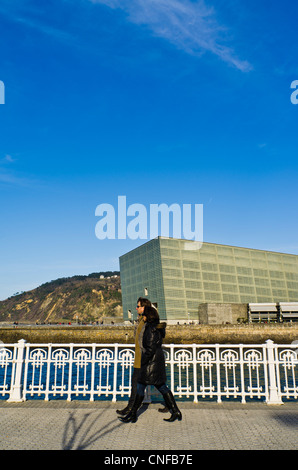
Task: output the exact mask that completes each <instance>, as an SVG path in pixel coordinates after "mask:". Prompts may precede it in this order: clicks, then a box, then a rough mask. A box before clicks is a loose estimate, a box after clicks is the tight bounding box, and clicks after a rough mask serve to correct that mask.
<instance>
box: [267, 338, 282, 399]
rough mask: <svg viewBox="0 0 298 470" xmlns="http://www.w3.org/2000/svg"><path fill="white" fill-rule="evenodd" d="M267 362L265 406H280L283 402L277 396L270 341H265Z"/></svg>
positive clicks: (272, 344) (272, 350)
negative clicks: (267, 394) (267, 389)
mask: <svg viewBox="0 0 298 470" xmlns="http://www.w3.org/2000/svg"><path fill="white" fill-rule="evenodd" d="M266 343H267V361H268V376H269V398H268V400H267V402H266V403H267V405H282V404H283V402H282V400H281V398H280V396H279V394H278V389H277V380H276V369H275V359H274V343H273V341H272V340H271V339H267V341H266Z"/></svg>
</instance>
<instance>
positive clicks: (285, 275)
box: [120, 237, 298, 321]
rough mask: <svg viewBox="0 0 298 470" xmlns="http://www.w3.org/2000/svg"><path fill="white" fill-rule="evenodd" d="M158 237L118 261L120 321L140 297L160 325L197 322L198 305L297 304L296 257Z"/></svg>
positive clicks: (133, 310)
mask: <svg viewBox="0 0 298 470" xmlns="http://www.w3.org/2000/svg"><path fill="white" fill-rule="evenodd" d="M197 247H198V245H197V242H194V241H187V240H180V239H173V238H165V237H158V238H156V239H153V240H150V241H149V242H147V243H145V244H144V245H142V246H140V247H139V248H136V249H135V250H132V251H131V252H129V253H127V254H125V255H123V256H121V257H120V273H121V285H122V295H123V312H124V318H125V319H129V318H130V316H129V312H135V306H136V300H137V298H138V297H139V296H145V297H148V298H149V299H150V300H151V301H152V302H154V303H156V304H157V306H158V310H159V313H160V316H161V318H162V319H166V320H168V321H169V320H170V321H171V320H173V321H178V320H179V321H188V320H197V319H198V306H199V305H200V304H202V303H215V304H216V303H218V304H224V303H230V304H244V303H245V304H247V303H250V302H296V301H298V256H297V255H291V254H284V253H273V252H269V251H264V250H263V251H262V250H255V249H250V248H241V247H233V246H225V245H217V244H212V243H202V245H201V247H200V249H198V248H197Z"/></svg>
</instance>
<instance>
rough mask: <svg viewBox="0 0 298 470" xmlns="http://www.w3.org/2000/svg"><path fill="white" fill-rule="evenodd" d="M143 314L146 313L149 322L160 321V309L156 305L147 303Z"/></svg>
mask: <svg viewBox="0 0 298 470" xmlns="http://www.w3.org/2000/svg"><path fill="white" fill-rule="evenodd" d="M143 315H146V318H147V322H148V323H153V322H159V315H158V311H157V310H156V308H154V307H151V306H149V305H145V308H144V313H143Z"/></svg>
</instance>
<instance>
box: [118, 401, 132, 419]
mask: <svg viewBox="0 0 298 470" xmlns="http://www.w3.org/2000/svg"><path fill="white" fill-rule="evenodd" d="M130 410H131V405H130V404H128V405H127V406H126V407H125V408H123V410H116V413H118V415H121V416H125V415H127V413H128V412H129V411H130Z"/></svg>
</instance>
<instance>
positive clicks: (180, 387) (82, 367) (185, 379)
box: [0, 340, 298, 404]
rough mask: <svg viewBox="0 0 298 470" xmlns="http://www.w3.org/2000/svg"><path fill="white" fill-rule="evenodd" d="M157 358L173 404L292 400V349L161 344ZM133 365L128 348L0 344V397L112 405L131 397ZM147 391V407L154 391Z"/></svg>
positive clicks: (295, 393)
mask: <svg viewBox="0 0 298 470" xmlns="http://www.w3.org/2000/svg"><path fill="white" fill-rule="evenodd" d="M164 353H165V358H166V368H167V376H168V385H169V386H170V388H171V390H172V392H173V394H174V395H175V396H176V397H177V398H178V399H179V398H180V399H182V400H183V399H184V400H192V401H194V402H198V401H199V400H203V399H213V400H217V402H218V403H220V402H222V400H232V399H238V400H241V402H242V403H245V402H246V401H247V399H252V400H264V401H265V402H266V403H268V404H281V403H282V400H283V399H291V400H293V399H297V398H298V384H297V363H298V361H297V345H278V344H274V343H273V341H271V340H267V341H266V343H265V344H261V345H243V344H238V345H233V344H228V345H227V344H226V345H222V344H214V345H201V344H193V345H187V344H184V345H177V344H165V345H164ZM133 361H134V345H132V344H69V343H67V344H30V343H26V341H25V340H20V341H19V342H18V343H16V344H2V345H1V348H0V395H1V396H2V399H5V398H6V399H8V401H11V402H15V401H24V400H27V399H30V397H31V398H36V397H40V398H42V399H44V400H52V399H55V398H60V399H66V400H72V399H76V398H78V397H79V399H81V398H84V397H85V398H86V399H89V400H90V401H93V400H96V399H111V400H112V401H114V402H115V401H117V399H118V398H120V397H125V398H127V397H128V395H129V393H130V381H131V374H132V370H133ZM147 389H148V391H147V395H146V399H147V400H148V401H150V400H151V398H152V397H153V395H154V393H155V391H154V390H155V389H154V387H147ZM156 393H157V392H156ZM157 395H158V394H157Z"/></svg>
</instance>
